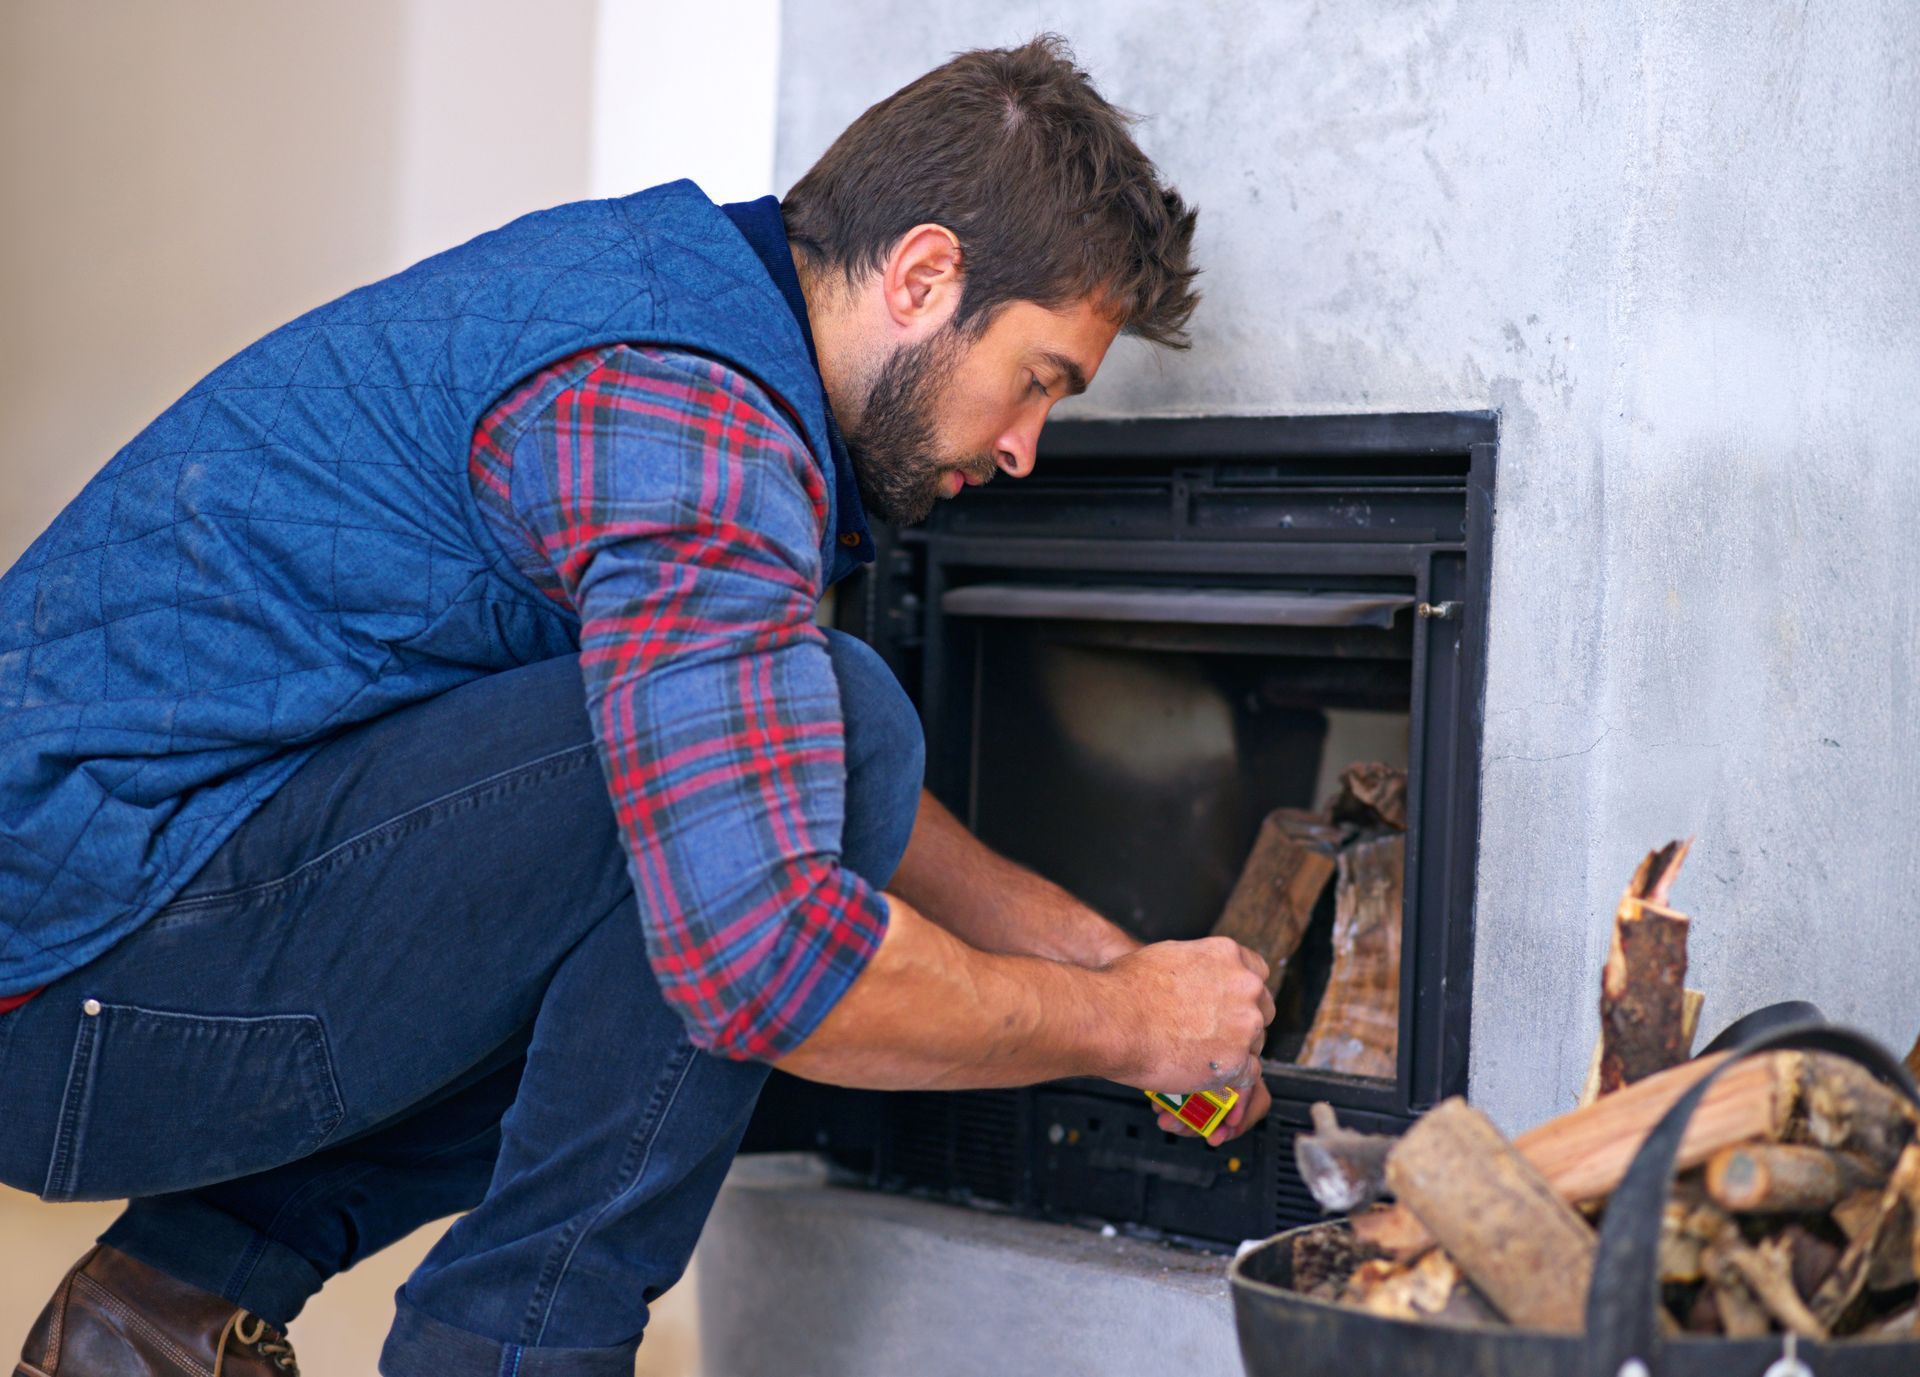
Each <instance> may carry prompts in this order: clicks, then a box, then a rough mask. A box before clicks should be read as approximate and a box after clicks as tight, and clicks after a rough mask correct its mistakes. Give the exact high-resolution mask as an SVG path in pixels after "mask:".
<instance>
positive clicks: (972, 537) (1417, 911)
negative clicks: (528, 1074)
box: [744, 412, 1497, 1244]
mask: <svg viewBox="0 0 1920 1377" xmlns="http://www.w3.org/2000/svg"><path fill="white" fill-rule="evenodd" d="M1496 447H1497V425H1496V418H1495V416H1494V415H1492V414H1490V413H1479V412H1475V413H1443V414H1417V415H1355V416H1313V417H1211V418H1194V419H1186V418H1181V419H1150V420H1127V421H1080V422H1062V423H1057V424H1055V425H1054V426H1052V427H1050V428H1049V429H1048V430H1047V431H1046V433H1045V435H1044V437H1043V440H1042V446H1041V453H1040V459H1039V463H1038V465H1037V468H1036V471H1035V473H1034V475H1033V476H1031V477H1029V478H1027V479H1025V480H1022V481H1020V482H1017V483H1015V482H1009V481H1006V480H1002V481H1000V482H996V483H994V484H991V485H988V486H986V487H982V488H978V489H973V490H970V491H969V492H967V493H966V494H964V495H963V496H962V497H961V498H960V499H959V500H957V501H954V502H950V503H942V504H940V507H939V510H938V511H937V512H936V513H935V514H934V516H933V517H932V518H931V519H930V520H929V521H928V522H927V523H926V524H925V525H923V526H920V527H915V528H909V529H903V530H898V531H888V530H882V531H879V532H877V540H878V545H879V558H878V560H877V562H876V563H875V564H874V565H873V566H872V568H871V569H869V570H867V571H865V572H863V573H862V574H860V575H857V576H856V577H855V578H853V579H850V580H848V581H847V582H845V583H843V584H842V585H841V586H840V590H839V594H838V597H837V599H836V604H835V610H834V617H835V620H836V622H837V623H838V624H839V625H840V626H842V627H843V628H845V629H847V630H849V631H852V632H854V633H855V634H858V635H860V636H862V637H864V638H865V639H866V640H868V641H869V642H870V643H871V644H872V645H873V646H874V647H875V648H876V649H877V650H878V651H879V652H880V654H881V655H882V656H883V657H884V658H885V659H886V661H887V662H888V664H889V665H891V666H892V668H893V670H894V672H895V673H896V674H897V675H898V676H899V678H900V681H901V683H902V684H903V685H905V686H906V689H907V691H908V693H909V694H910V695H911V696H912V697H913V699H914V701H915V702H916V703H917V704H918V706H919V708H920V711H921V715H922V718H923V720H924V722H925V725H926V730H927V743H928V764H927V785H928V787H929V788H930V789H931V790H932V791H933V792H934V793H935V794H936V795H938V796H939V797H940V799H941V800H942V801H943V802H945V803H946V804H947V805H948V806H949V807H950V808H952V809H953V810H954V811H955V812H956V813H957V814H958V815H959V816H960V817H961V818H962V819H963V820H964V821H965V822H967V824H968V825H969V826H970V827H972V828H973V829H974V831H975V832H976V833H977V834H978V835H979V836H980V837H981V838H982V839H983V840H985V841H986V842H988V843H989V844H990V845H992V846H993V847H995V848H996V849H997V850H1000V851H1002V852H1003V853H1005V854H1007V855H1010V856H1012V857H1013V858H1014V859H1016V860H1019V861H1021V862H1023V863H1025V864H1028V865H1031V866H1032V867H1033V868H1035V869H1036V870H1038V871H1039V872H1040V873H1042V874H1044V875H1046V876H1048V877H1049V878H1050V879H1053V880H1055V881H1056V882H1058V883H1060V884H1062V885H1064V886H1065V887H1066V888H1067V889H1068V890H1070V891H1072V892H1073V893H1074V894H1076V895H1077V896H1078V897H1080V898H1081V899H1083V900H1084V901H1086V902H1087V903H1089V904H1091V905H1092V906H1093V907H1094V908H1096V909H1098V910H1099V911H1100V912H1102V913H1104V914H1105V915H1107V916H1108V917H1109V918H1111V919H1113V920H1114V921H1115V922H1117V923H1119V924H1121V925H1122V926H1123V927H1126V928H1127V929H1128V930H1130V931H1132V932H1133V933H1135V934H1136V935H1137V936H1139V937H1141V938H1142V939H1145V940H1157V939H1167V938H1192V937H1200V936H1204V935H1206V934H1207V932H1208V931H1209V930H1211V928H1212V927H1213V925H1214V923H1215V921H1216V920H1217V919H1218V918H1219V916H1220V913H1221V909H1222V905H1223V903H1224V902H1225V900H1226V899H1227V896H1228V894H1229V893H1230V891H1231V890H1232V889H1233V886H1234V882H1235V880H1236V878H1237V876H1238V874H1239V871H1240V867H1241V864H1242V862H1243V860H1244V859H1245V858H1246V856H1247V852H1248V849H1249V846H1250V845H1251V843H1252V841H1253V839H1254V837H1255V834H1256V832H1257V830H1258V829H1259V827H1260V825H1261V820H1262V819H1263V818H1264V817H1266V816H1267V815H1268V813H1269V812H1271V811H1272V810H1274V809H1277V808H1299V809H1308V808H1313V807H1316V806H1318V805H1320V804H1322V803H1323V802H1324V801H1325V799H1326V798H1327V797H1328V795H1329V793H1330V792H1331V791H1332V790H1333V789H1334V788H1335V787H1336V785H1337V780H1338V775H1339V772H1340V770H1341V768H1342V767H1343V766H1345V765H1347V764H1349V763H1353V762H1359V761H1370V762H1379V763H1381V764H1384V765H1388V766H1393V767H1398V768H1400V769H1404V770H1405V772H1406V779H1407V800H1406V802H1407V807H1406V832H1405V843H1404V845H1405V851H1404V882H1403V886H1402V894H1403V899H1402V909H1401V916H1400V923H1401V927H1400V931H1399V934H1398V936H1399V957H1398V963H1399V966H1398V979H1399V995H1398V1003H1397V1018H1398V1037H1397V1041H1395V1042H1394V1043H1393V1046H1392V1050H1391V1052H1390V1054H1389V1056H1390V1067H1389V1066H1386V1065H1383V1066H1379V1067H1377V1068H1375V1070H1376V1072H1377V1073H1376V1074H1370V1075H1355V1074H1345V1073H1342V1072H1339V1071H1330V1070H1324V1069H1312V1068H1309V1067H1305V1066H1302V1065H1299V1064H1297V1060H1298V1057H1299V1054H1300V1052H1301V1048H1302V1044H1303V1042H1304V1040H1305V1039H1306V1038H1307V1036H1308V1033H1309V1029H1310V1026H1311V1024H1312V1020H1313V1017H1314V1013H1315V1009H1316V1007H1317V1005H1318V1003H1319V1001H1320V998H1321V995H1322V994H1323V993H1324V991H1325V989H1326V986H1327V982H1328V980H1329V973H1330V970H1331V968H1332V966H1333V964H1334V958H1333V941H1332V938H1331V933H1332V932H1333V930H1334V912H1333V910H1334V899H1333V894H1332V891H1331V889H1329V891H1328V893H1327V894H1325V895H1324V896H1323V897H1322V899H1321V901H1320V907H1319V908H1318V909H1316V910H1315V912H1314V917H1313V921H1312V924H1311V925H1310V926H1309V927H1308V928H1307V931H1306V937H1305V939H1304V940H1303V942H1302V943H1301V946H1300V948H1299V951H1298V954H1297V956H1296V957H1295V959H1294V960H1293V961H1292V962H1291V963H1290V965H1289V970H1288V975H1287V980H1286V983H1285V984H1284V985H1283V986H1282V988H1281V991H1280V996H1279V999H1278V1003H1279V1006H1280V1010H1281V1012H1280V1016H1279V1018H1278V1019H1276V1021H1275V1024H1274V1028H1273V1031H1272V1034H1271V1036H1270V1039H1269V1042H1268V1045H1267V1049H1266V1057H1265V1059H1264V1061H1263V1070H1264V1073H1265V1077H1266V1081H1267V1085H1268V1087H1269V1089H1270V1090H1271V1092H1272V1095H1273V1100H1274V1108H1273V1112H1272V1114H1271V1115H1270V1116H1269V1117H1268V1119H1267V1121H1266V1122H1265V1123H1264V1124H1262V1125H1260V1126H1259V1127H1257V1128H1255V1129H1253V1130H1251V1131H1249V1132H1248V1133H1246V1134H1245V1135H1243V1136H1242V1137H1240V1138H1239V1139H1236V1140H1235V1141H1233V1142H1232V1143H1229V1144H1227V1145H1225V1146H1223V1147H1221V1148H1218V1149H1210V1148H1208V1147H1207V1146H1205V1144H1203V1143H1200V1142H1197V1141H1195V1140H1192V1139H1187V1138H1175V1137H1173V1136H1171V1135H1168V1134H1165V1133H1163V1132H1161V1131H1160V1129H1159V1128H1158V1127H1157V1126H1156V1124H1155V1121H1154V1115H1153V1110H1152V1107H1151V1106H1150V1105H1149V1104H1148V1103H1147V1102H1146V1100H1145V1099H1144V1098H1143V1097H1142V1096H1141V1095H1140V1094H1139V1092H1138V1091H1135V1090H1130V1089H1127V1088H1124V1087H1121V1086H1115V1085H1110V1084H1106V1083H1103V1082H1099V1081H1089V1080H1080V1081H1068V1082H1061V1083H1056V1084H1049V1085H1043V1086H1037V1087H1033V1088H1030V1089H1021V1090H1004V1091H985V1092H958V1093H934V1092H927V1093H906V1094H880V1093H876V1092H865V1091H850V1090H839V1089H832V1088H828V1087H823V1086H817V1085H810V1084H806V1083H803V1082H800V1081H797V1080H793V1079H791V1078H788V1077H784V1076H779V1075H775V1077H774V1078H773V1080H772V1082H771V1083H770V1084H769V1086H768V1089H767V1092H766V1094H765V1095H764V1096H763V1098H762V1102H761V1107H760V1110H759V1112H758V1113H757V1115H756V1117H755V1120H754V1123H753V1126H752V1128H751V1129H750V1130H749V1133H748V1139H747V1143H746V1146H745V1149H744V1150H747V1151H766V1150H782V1149H793V1148H806V1149H811V1150H816V1151H819V1152H821V1153H823V1154H824V1155H825V1156H826V1157H827V1158H828V1159H829V1161H830V1162H832V1163H833V1164H834V1165H835V1166H836V1167H837V1168H838V1169H839V1171H840V1173H841V1174H842V1175H843V1176H844V1177H846V1178H848V1179H853V1180H857V1181H860V1182H862V1183H865V1184H868V1185H871V1186H874V1187H877V1188H880V1189H887V1190H909V1191H916V1192H925V1193H931V1194H934V1195H938V1196H941V1197H944V1198H953V1199H964V1200H971V1201H975V1202H982V1203H991V1204H994V1205H998V1206H1003V1207H1011V1208H1013V1209H1016V1210H1019V1211H1022V1212H1025V1213H1029V1214H1034V1215H1039V1216H1044V1217H1050V1218H1064V1219H1076V1220H1084V1221H1089V1222H1094V1221H1097V1222H1110V1223H1114V1224H1117V1225H1121V1226H1126V1227H1130V1228H1133V1229H1137V1230H1141V1231H1151V1232H1157V1233H1160V1234H1163V1235H1166V1236H1169V1237H1174V1238H1180V1239H1186V1240H1191V1241H1196V1242H1201V1243H1209V1244H1219V1243H1232V1242H1236V1241H1238V1240H1240V1239H1243V1238H1252V1237H1259V1236H1264V1235H1266V1234H1268V1233H1272V1232H1274V1231H1276V1230H1278V1229H1281V1228H1285V1227H1288V1226H1290V1225H1293V1224H1297V1223H1302V1222H1306V1221H1308V1220H1310V1219H1313V1218H1317V1217H1318V1213H1319V1212H1318V1209H1317V1207H1316V1206H1315V1205H1314V1203H1313V1200H1312V1198H1311V1196H1310V1195H1309V1194H1308V1192H1307V1190H1306V1188H1305V1187H1304V1185H1303V1184H1302V1183H1301V1181H1300V1179H1299V1176H1298V1175H1297V1173H1296V1171H1295V1169H1294V1165H1293V1152H1292V1143H1293V1137H1294V1135H1295V1134H1296V1133H1297V1132H1299V1131H1302V1130H1303V1129H1304V1128H1305V1127H1306V1126H1307V1110H1308V1106H1309V1105H1310V1104H1312V1103H1313V1102H1314V1101H1316V1100H1326V1101H1329V1102H1330V1103H1332V1104H1333V1106H1334V1107H1335V1109H1336V1110H1337V1111H1338V1113H1339V1115H1340V1118H1341V1121H1342V1122H1343V1123H1347V1124H1349V1125H1351V1126H1352V1127H1355V1128H1358V1129H1362V1130H1372V1131H1381V1132H1394V1131H1398V1130H1399V1129H1400V1128H1402V1127H1404V1126H1405V1125H1406V1124H1407V1123H1408V1122H1410V1121H1411V1119H1412V1118H1413V1116H1415V1115H1416V1114H1418V1113H1419V1112H1420V1111H1421V1110H1422V1109H1423V1108H1425V1107H1427V1106H1429V1105H1431V1104H1433V1103H1435V1102H1436V1101H1438V1100H1440V1099H1442V1098H1444V1097H1445V1096H1447V1095H1451V1094H1455V1093H1458V1092H1460V1091H1461V1090H1463V1089H1464V1088H1465V1083H1466V1071H1467V1037H1468V1030H1469V1014H1470V1008H1471V993H1472V992H1471V982H1472V973H1473V880H1474V862H1475V852H1476V846H1477V829H1478V820H1479V789H1480V734H1481V698H1482V690H1483V684H1484V677H1485V670H1484V664H1485V634H1486V631H1485V629H1486V612H1487V556H1488V541H1489V538H1490V535H1491V530H1492V513H1493V475H1494V460H1495V452H1496ZM933 1016H936V1017H937V1014H935V1015H933Z"/></svg>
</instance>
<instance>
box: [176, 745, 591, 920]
mask: <svg viewBox="0 0 1920 1377" xmlns="http://www.w3.org/2000/svg"><path fill="white" fill-rule="evenodd" d="M593 750H594V747H593V743H592V742H590V741H589V742H582V743H580V744H578V745H573V746H567V747H564V748H562V749H560V750H558V751H553V752H550V753H549V754H547V755H543V756H540V757H539V758H538V759H535V760H528V761H523V762H522V763H521V764H519V765H515V766H514V767H513V768H512V769H508V770H501V771H499V772H498V773H495V774H491V775H488V776H487V777H486V778H485V779H478V780H475V781H474V782H473V783H471V784H465V785H462V786H461V787H460V788H458V789H454V790H450V791H449V792H447V793H445V794H442V795H440V796H439V797H438V798H432V799H428V800H427V801H426V802H425V803H418V804H415V805H414V806H413V807H411V808H408V809H406V810H405V811H404V812H400V813H396V814H394V815H393V816H392V817H390V818H386V819H383V820H382V821H380V822H377V823H375V824H373V826H371V827H367V828H363V829H362V830H360V831H358V832H356V833H354V834H353V835H352V836H351V837H345V838H342V839H341V840H340V841H338V842H335V843H334V844H333V845H332V846H330V847H328V848H327V849H326V850H325V851H322V852H321V853H320V854H319V855H317V856H313V857H310V858H309V859H307V860H305V861H302V862H301V863H300V864H299V865H297V866H295V867H294V868H293V869H292V870H289V871H288V872H287V873H286V874H284V875H279V876H276V877H275V878H273V879H271V880H261V881H259V882H257V883H255V884H247V885H236V886H234V887H232V888H230V889H219V890H214V891H213V892H211V893H208V894H194V895H190V896H188V897H187V898H184V899H175V900H174V901H173V902H172V903H170V904H168V905H167V906H166V907H165V908H163V909H162V910H161V911H160V913H157V914H155V915H154V918H155V920H156V921H157V920H158V919H160V918H161V917H163V916H164V915H166V914H169V913H191V912H194V911H196V910H199V909H203V908H211V907H214V906H215V905H218V904H227V903H233V902H235V901H237V900H241V899H252V898H260V897H264V896H266V895H268V894H271V893H273V892H275V891H277V890H280V889H286V888H291V887H293V886H295V885H296V884H299V883H302V882H305V881H308V880H311V879H315V878H318V877H319V876H320V875H323V874H326V873H328V872H330V871H332V870H333V869H334V868H335V867H336V866H338V865H341V864H344V863H345V862H347V861H350V860H356V859H358V858H359V857H360V856H362V855H364V854H366V852H368V851H370V850H372V849H373V848H374V847H376V846H378V845H381V844H384V843H385V842H387V841H390V840H394V839H397V838H399V837H402V836H406V835H408V834H410V833H411V832H412V831H414V830H415V829H416V828H417V827H418V826H420V819H421V817H422V816H423V815H424V814H427V813H430V812H432V811H433V810H435V809H439V808H445V807H448V806H450V805H457V804H460V803H465V802H468V801H470V800H472V799H477V798H479V797H480V796H481V795H483V794H486V793H489V792H492V791H496V790H503V789H511V788H519V787H521V786H523V785H526V784H531V783H535V782H538V781H540V780H542V779H546V778H554V777H557V776H558V775H559V774H560V773H561V772H562V767H563V766H564V767H567V768H578V766H577V765H576V764H575V763H574V761H573V760H572V759H570V757H580V756H584V757H587V758H589V759H590V758H591V757H592V755H593Z"/></svg>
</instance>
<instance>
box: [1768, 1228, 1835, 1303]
mask: <svg viewBox="0 0 1920 1377" xmlns="http://www.w3.org/2000/svg"><path fill="white" fill-rule="evenodd" d="M1776 1237H1778V1238H1779V1239H1781V1240H1782V1241H1783V1242H1784V1243H1785V1244H1786V1245H1787V1249H1788V1253H1789V1255H1790V1256H1791V1258H1792V1260H1793V1289H1794V1290H1795V1291H1796V1292H1798V1293H1799V1296H1800V1299H1802V1300H1808V1301H1810V1300H1812V1299H1813V1293H1814V1292H1816V1291H1818V1290H1819V1289H1820V1283H1821V1282H1823V1281H1825V1280H1826V1279H1827V1278H1828V1277H1830V1276H1832V1275H1833V1269H1834V1266H1835V1265H1836V1264H1837V1263H1838V1262H1839V1261H1840V1249H1839V1248H1838V1247H1837V1246H1835V1245H1834V1244H1832V1243H1829V1242H1828V1241H1827V1240H1826V1239H1824V1238H1822V1237H1820V1235H1818V1234H1816V1233H1815V1232H1813V1230H1811V1229H1809V1228H1807V1226H1806V1225H1804V1224H1789V1225H1787V1227H1786V1228H1784V1229H1782V1230H1781V1231H1780V1232H1779V1234H1777V1235H1776Z"/></svg>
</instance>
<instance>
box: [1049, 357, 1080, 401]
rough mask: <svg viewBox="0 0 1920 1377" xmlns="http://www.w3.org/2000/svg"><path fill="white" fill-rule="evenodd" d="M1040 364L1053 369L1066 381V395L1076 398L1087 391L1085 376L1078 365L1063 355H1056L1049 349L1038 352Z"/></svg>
mask: <svg viewBox="0 0 1920 1377" xmlns="http://www.w3.org/2000/svg"><path fill="white" fill-rule="evenodd" d="M1040 362H1042V363H1044V364H1046V365H1047V367H1049V368H1051V369H1053V370H1054V371H1055V372H1056V373H1058V374H1059V375H1060V376H1061V377H1063V378H1065V379H1066V380H1067V395H1068V396H1069V397H1077V396H1079V395H1080V394H1081V393H1082V392H1085V391H1086V390H1087V375H1086V374H1085V373H1082V372H1081V371H1080V365H1079V364H1077V363H1075V362H1074V361H1073V360H1072V359H1070V358H1068V357H1067V356H1066V355H1065V354H1056V353H1054V352H1053V350H1051V349H1042V350H1041V351H1040Z"/></svg>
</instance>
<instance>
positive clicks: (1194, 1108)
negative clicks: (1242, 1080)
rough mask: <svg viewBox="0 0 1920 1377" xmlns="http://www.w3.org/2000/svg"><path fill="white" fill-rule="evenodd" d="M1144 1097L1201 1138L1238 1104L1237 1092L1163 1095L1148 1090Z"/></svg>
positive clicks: (1218, 1124)
mask: <svg viewBox="0 0 1920 1377" xmlns="http://www.w3.org/2000/svg"><path fill="white" fill-rule="evenodd" d="M1146 1096H1147V1098H1148V1099H1149V1100H1152V1101H1153V1102H1154V1103H1155V1104H1156V1105H1158V1106H1159V1107H1160V1108H1162V1109H1164V1110H1166V1111H1167V1113H1169V1114H1171V1115H1173V1117H1174V1118H1176V1119H1178V1120H1179V1121H1180V1122H1181V1123H1183V1124H1185V1125H1186V1126H1187V1127H1188V1128H1190V1129H1192V1130H1193V1131H1194V1132H1195V1133H1198V1134H1199V1135H1200V1136H1201V1137H1202V1138H1204V1137H1206V1136H1207V1135H1208V1134H1209V1133H1211V1132H1213V1131H1214V1130H1215V1129H1216V1128H1218V1127H1220V1121H1221V1120H1222V1119H1225V1118H1226V1117H1227V1113H1228V1111H1229V1110H1231V1109H1232V1108H1233V1107H1234V1106H1235V1105H1236V1104H1238V1103H1240V1095H1239V1092H1238V1091H1234V1090H1225V1091H1214V1090H1202V1091H1199V1092H1197V1093H1195V1094H1192V1095H1163V1094H1161V1093H1160V1092H1159V1091H1158V1090H1149V1091H1147V1092H1146Z"/></svg>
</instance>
